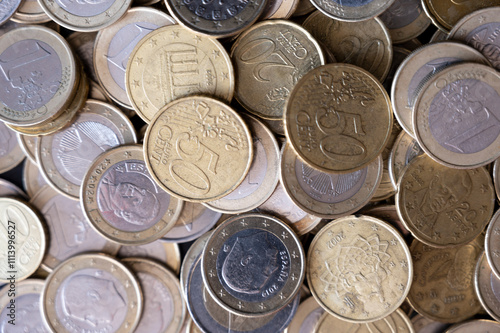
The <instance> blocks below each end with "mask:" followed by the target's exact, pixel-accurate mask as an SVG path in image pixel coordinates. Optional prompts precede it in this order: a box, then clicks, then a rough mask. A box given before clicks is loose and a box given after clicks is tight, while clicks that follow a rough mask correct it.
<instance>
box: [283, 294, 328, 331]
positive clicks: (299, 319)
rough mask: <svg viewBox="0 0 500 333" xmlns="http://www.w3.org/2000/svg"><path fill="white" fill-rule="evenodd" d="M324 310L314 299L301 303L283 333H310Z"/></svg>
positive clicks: (310, 298)
mask: <svg viewBox="0 0 500 333" xmlns="http://www.w3.org/2000/svg"><path fill="white" fill-rule="evenodd" d="M324 312H325V310H324V309H323V308H322V307H321V305H319V304H318V302H317V301H316V299H315V298H314V297H309V298H308V299H306V300H305V301H302V302H301V303H300V305H299V308H298V309H297V313H296V314H295V316H294V317H293V319H292V321H291V322H290V325H289V326H288V327H287V328H286V330H285V333H310V332H312V331H313V329H314V327H316V324H317V323H318V321H319V319H320V317H321V315H322V314H323V313H324Z"/></svg>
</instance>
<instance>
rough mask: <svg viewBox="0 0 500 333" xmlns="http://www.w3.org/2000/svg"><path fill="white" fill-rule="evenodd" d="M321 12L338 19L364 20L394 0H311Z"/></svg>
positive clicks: (376, 13) (378, 12)
mask: <svg viewBox="0 0 500 333" xmlns="http://www.w3.org/2000/svg"><path fill="white" fill-rule="evenodd" d="M311 3H312V4H313V5H314V6H315V7H316V8H317V9H318V10H319V11H320V12H322V13H323V14H325V15H327V16H329V17H331V18H332V19H335V20H339V21H353V22H359V21H366V20H368V19H370V18H372V17H375V16H378V15H379V14H381V13H383V12H384V11H385V10H386V9H387V8H389V7H390V6H391V5H392V4H393V3H394V0H311Z"/></svg>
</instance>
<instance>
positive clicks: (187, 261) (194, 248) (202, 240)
mask: <svg viewBox="0 0 500 333" xmlns="http://www.w3.org/2000/svg"><path fill="white" fill-rule="evenodd" d="M210 235H212V231H208V232H206V233H204V234H203V235H201V236H200V237H198V239H196V240H195V241H194V242H193V244H191V247H190V248H189V250H188V251H187V252H186V255H185V256H184V259H183V260H182V266H181V274H180V283H181V289H182V291H183V292H184V297H185V298H186V300H187V288H188V281H189V274H190V272H191V269H192V268H193V267H194V265H195V264H199V262H198V260H199V259H200V256H201V253H202V252H203V249H204V248H205V244H206V243H207V241H208V239H209V238H210ZM200 274H201V271H200Z"/></svg>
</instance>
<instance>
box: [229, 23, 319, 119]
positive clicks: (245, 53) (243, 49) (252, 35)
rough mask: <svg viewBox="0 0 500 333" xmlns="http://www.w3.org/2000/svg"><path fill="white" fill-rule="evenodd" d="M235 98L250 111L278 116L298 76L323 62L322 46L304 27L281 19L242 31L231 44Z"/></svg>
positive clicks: (263, 115) (262, 115)
mask: <svg viewBox="0 0 500 333" xmlns="http://www.w3.org/2000/svg"><path fill="white" fill-rule="evenodd" d="M231 59H232V60H233V63H234V71H235V75H236V77H237V78H238V80H237V81H236V86H235V98H236V99H237V100H238V102H239V103H240V104H241V105H242V106H243V107H245V109H247V110H248V112H251V113H253V114H256V115H258V116H259V117H263V118H268V119H281V118H282V117H283V112H284V111H285V105H286V103H287V101H288V99H289V96H290V93H291V91H292V89H293V87H294V86H295V84H296V83H297V82H298V81H299V80H300V78H301V77H302V76H303V75H304V74H306V73H307V72H309V71H310V70H311V69H313V68H316V67H318V66H321V65H324V64H325V58H324V56H323V52H322V51H321V47H320V46H319V44H318V43H317V42H316V40H315V39H314V38H313V37H312V35H311V34H310V33H309V32H307V31H306V30H305V29H304V28H302V27H300V26H299V25H297V24H295V23H291V22H289V21H283V20H273V21H264V22H261V23H258V24H256V25H254V26H252V27H251V28H250V29H248V30H246V31H245V32H244V33H242V34H241V35H240V36H239V37H238V39H237V40H236V42H235V43H234V44H233V47H232V48H231Z"/></svg>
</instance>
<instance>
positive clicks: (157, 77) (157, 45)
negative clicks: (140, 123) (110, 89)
mask: <svg viewBox="0 0 500 333" xmlns="http://www.w3.org/2000/svg"><path fill="white" fill-rule="evenodd" d="M179 1H181V0H179ZM125 82H126V90H127V94H128V97H129V99H130V103H132V106H133V107H134V109H135V110H136V111H137V114H138V115H139V116H140V117H141V118H142V119H143V120H144V121H145V122H147V123H149V122H150V121H151V119H152V118H153V117H154V116H155V114H157V113H158V110H160V109H161V108H163V107H164V106H165V104H168V103H169V102H171V101H173V100H175V99H178V98H181V97H184V96H188V95H193V94H203V95H211V96H214V97H217V98H220V99H222V100H224V101H227V102H229V101H231V99H232V97H233V93H234V70H233V65H232V63H231V59H230V58H229V55H228V54H227V52H226V51H225V49H224V47H223V46H222V45H221V44H220V43H219V42H218V41H217V40H216V39H213V38H208V37H205V36H199V35H196V34H194V33H192V32H190V31H188V30H186V29H183V28H182V27H179V26H177V25H173V26H166V27H162V28H159V29H156V30H155V31H153V32H151V33H150V34H148V35H147V37H145V38H143V39H141V41H140V42H139V43H137V45H136V46H135V48H134V50H133V51H132V53H131V54H130V56H129V63H128V65H127V71H126V77H125Z"/></svg>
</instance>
